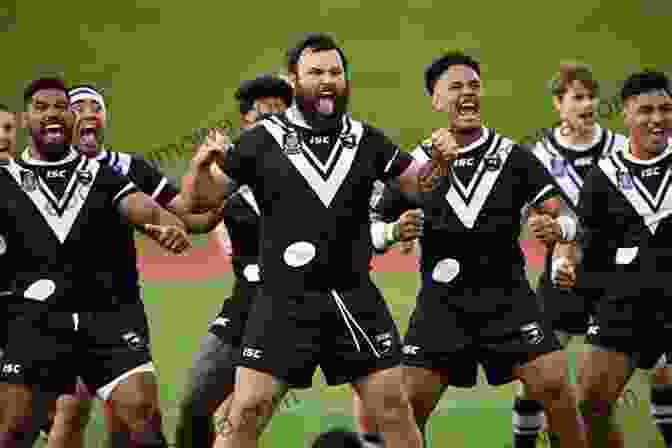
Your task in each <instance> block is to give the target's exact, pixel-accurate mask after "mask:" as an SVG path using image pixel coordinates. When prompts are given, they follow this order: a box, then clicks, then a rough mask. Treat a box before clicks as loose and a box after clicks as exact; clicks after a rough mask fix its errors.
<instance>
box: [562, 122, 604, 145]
mask: <svg viewBox="0 0 672 448" xmlns="http://www.w3.org/2000/svg"><path fill="white" fill-rule="evenodd" d="M598 129H599V128H598V127H597V125H595V126H593V127H591V128H590V129H588V130H585V131H583V132H579V131H577V130H575V129H571V130H570V131H569V132H560V133H559V135H558V137H557V138H558V140H559V141H560V144H562V145H563V146H569V147H571V146H587V145H590V144H591V143H593V141H594V140H595V135H596V134H597V132H598Z"/></svg>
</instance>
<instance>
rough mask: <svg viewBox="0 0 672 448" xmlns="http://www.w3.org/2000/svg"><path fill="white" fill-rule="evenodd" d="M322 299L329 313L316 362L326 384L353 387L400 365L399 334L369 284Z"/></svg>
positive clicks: (377, 293) (335, 292)
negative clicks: (367, 378) (363, 380)
mask: <svg viewBox="0 0 672 448" xmlns="http://www.w3.org/2000/svg"><path fill="white" fill-rule="evenodd" d="M325 299H328V300H329V302H328V306H329V307H330V308H331V310H332V311H333V312H330V313H329V314H327V316H329V319H328V321H327V322H324V327H323V328H322V336H321V340H322V347H321V352H320V359H319V362H320V366H321V368H322V372H323V373H324V376H325V379H326V381H327V384H329V385H339V384H346V383H354V382H357V381H358V380H360V379H361V378H364V377H368V376H369V375H371V374H372V373H374V372H377V371H382V370H387V369H391V368H393V367H398V366H400V365H401V337H400V335H399V331H398V329H397V326H396V323H395V322H394V319H393V318H392V315H391V313H390V310H389V308H388V306H387V304H386V303H385V300H384V299H383V297H382V295H381V294H380V291H379V290H378V289H377V288H376V287H375V286H374V285H373V283H370V282H368V283H365V284H363V285H362V286H361V287H359V288H355V289H352V290H348V291H332V292H331V293H330V297H325Z"/></svg>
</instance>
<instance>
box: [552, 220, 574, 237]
mask: <svg viewBox="0 0 672 448" xmlns="http://www.w3.org/2000/svg"><path fill="white" fill-rule="evenodd" d="M556 222H557V223H558V224H559V225H560V237H561V238H562V240H564V241H575V240H576V221H574V220H573V219H572V218H570V217H569V216H564V215H563V216H560V217H558V218H557V219H556Z"/></svg>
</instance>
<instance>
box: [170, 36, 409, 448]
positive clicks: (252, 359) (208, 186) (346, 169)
mask: <svg viewBox="0 0 672 448" xmlns="http://www.w3.org/2000/svg"><path fill="white" fill-rule="evenodd" d="M287 62H288V67H287V68H288V73H289V79H290V82H291V84H292V86H293V88H294V104H293V105H292V107H290V108H289V109H288V110H287V111H286V112H285V113H283V114H279V115H274V116H271V117H269V118H267V119H265V120H263V121H261V123H260V124H259V125H258V126H256V127H255V128H254V129H252V130H250V131H248V132H245V133H243V134H242V135H241V137H240V139H239V141H238V142H237V143H236V144H235V145H234V147H233V148H231V149H230V150H228V151H227V152H226V154H222V152H221V151H217V150H214V149H213V150H210V151H203V152H199V153H198V154H197V155H196V156H195V157H194V159H193V161H192V169H191V173H190V175H188V176H186V177H185V178H184V182H183V185H184V188H183V191H184V192H185V194H186V198H187V203H188V204H189V206H190V207H191V208H192V209H193V210H201V209H209V208H214V207H217V206H218V205H219V204H221V200H222V197H223V196H224V194H225V191H226V186H225V183H224V181H223V180H222V179H217V178H215V177H213V175H212V170H211V166H212V165H213V164H214V163H217V164H218V165H219V166H220V167H221V170H222V171H223V172H224V174H225V175H226V176H228V177H229V178H230V179H232V180H233V181H234V182H236V183H237V184H239V185H248V186H249V187H250V189H251V191H252V192H253V193H254V197H255V198H256V202H257V204H258V207H259V210H260V218H261V241H260V264H261V278H263V285H262V286H261V287H260V293H259V295H258V296H257V297H256V299H255V300H254V303H253V304H252V308H251V310H250V314H249V318H248V321H247V325H246V327H245V335H244V336H243V343H242V350H241V352H240V360H239V363H238V368H237V377H236V385H235V390H234V394H233V401H232V403H231V407H230V412H229V416H228V424H227V425H224V428H223V431H222V432H221V433H220V435H219V437H218V439H217V443H218V446H226V447H237V448H238V447H240V448H252V447H255V446H257V441H258V437H259V432H258V426H257V425H258V422H260V421H264V422H265V421H267V419H268V418H269V417H270V416H271V415H272V413H273V409H274V407H275V406H276V405H277V403H278V402H279V400H280V399H281V398H282V397H283V395H284V394H285V393H286V392H287V389H288V387H290V385H291V386H294V387H297V388H307V387H310V386H311V384H312V378H313V374H314V372H315V369H316V367H317V366H318V365H319V366H320V367H321V369H322V371H323V373H324V374H325V376H326V380H327V383H328V384H329V385H338V384H346V383H350V384H351V385H352V387H353V388H354V389H355V390H356V391H357V393H358V395H359V397H360V398H361V401H362V404H363V407H364V410H365V412H366V414H367V417H369V418H370V419H371V423H372V426H373V427H375V428H376V429H377V430H378V431H380V433H381V434H382V436H383V438H384V439H385V443H386V446H388V447H391V448H402V447H404V448H419V447H420V446H422V441H421V438H420V434H419V432H418V430H417V427H416V425H415V423H414V422H413V417H412V414H411V411H410V406H409V403H408V401H407V400H406V398H405V395H404V393H403V391H402V384H401V379H402V378H401V370H400V368H399V363H400V359H401V347H400V337H399V333H398V330H397V328H396V325H395V323H394V320H393V319H392V316H391V315H390V312H389V309H388V307H387V305H386V304H385V302H384V300H383V298H382V296H381V294H380V292H379V291H378V289H377V288H376V287H375V286H374V285H373V283H372V282H371V280H370V274H369V260H370V256H371V250H372V249H371V247H372V237H371V234H370V220H369V200H370V197H371V194H372V191H373V185H374V182H375V181H376V180H381V181H387V180H390V179H394V178H399V179H400V181H401V185H402V188H403V189H407V190H408V191H414V192H417V191H418V188H419V182H418V171H417V166H416V165H415V164H413V163H412V162H413V160H412V158H411V157H410V156H408V155H407V154H405V153H403V152H401V151H399V148H398V147H397V146H396V145H394V144H393V143H392V142H390V141H389V140H388V139H387V137H386V136H385V135H384V134H383V133H382V132H381V131H380V130H378V129H376V128H374V127H372V126H370V125H368V124H367V123H362V122H360V121H356V120H354V119H352V118H351V117H349V116H348V114H347V113H346V110H347V105H348V99H349V94H350V79H349V75H348V62H347V60H346V58H345V55H344V53H343V51H342V50H341V48H339V47H338V45H337V44H336V43H335V41H334V40H333V38H331V37H330V36H328V35H325V34H312V35H309V36H307V37H306V38H305V39H302V40H301V41H300V42H299V43H298V44H297V45H296V46H295V47H293V48H292V49H290V51H289V52H288V58H287ZM216 161H217V162H216Z"/></svg>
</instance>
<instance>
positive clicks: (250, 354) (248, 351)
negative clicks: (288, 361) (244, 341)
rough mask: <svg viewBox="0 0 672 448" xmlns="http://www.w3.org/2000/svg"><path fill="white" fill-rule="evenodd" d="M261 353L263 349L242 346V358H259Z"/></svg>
mask: <svg viewBox="0 0 672 448" xmlns="http://www.w3.org/2000/svg"><path fill="white" fill-rule="evenodd" d="M262 353H263V351H262V350H259V349H257V348H251V347H245V348H243V358H253V359H261V354H262Z"/></svg>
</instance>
